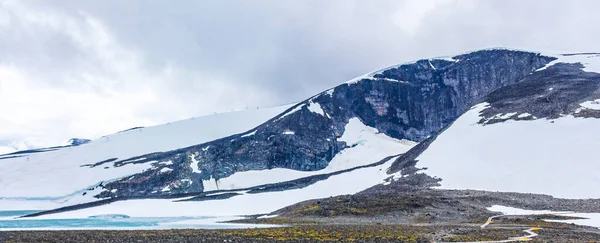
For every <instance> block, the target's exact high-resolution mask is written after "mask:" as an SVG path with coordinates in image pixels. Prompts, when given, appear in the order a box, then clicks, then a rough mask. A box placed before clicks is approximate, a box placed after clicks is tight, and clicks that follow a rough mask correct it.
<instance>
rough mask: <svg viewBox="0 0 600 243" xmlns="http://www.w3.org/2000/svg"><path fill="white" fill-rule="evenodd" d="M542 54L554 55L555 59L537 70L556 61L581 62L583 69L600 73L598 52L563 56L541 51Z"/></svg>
mask: <svg viewBox="0 0 600 243" xmlns="http://www.w3.org/2000/svg"><path fill="white" fill-rule="evenodd" d="M543 55H545V56H551V57H555V58H557V59H556V60H554V61H552V62H550V63H548V64H546V66H544V67H542V68H540V69H538V70H537V71H541V70H544V69H546V68H548V67H550V66H553V65H554V64H557V63H581V65H583V66H584V68H583V71H586V72H594V73H600V54H576V55H566V56H565V55H563V54H550V53H548V54H547V53H543Z"/></svg>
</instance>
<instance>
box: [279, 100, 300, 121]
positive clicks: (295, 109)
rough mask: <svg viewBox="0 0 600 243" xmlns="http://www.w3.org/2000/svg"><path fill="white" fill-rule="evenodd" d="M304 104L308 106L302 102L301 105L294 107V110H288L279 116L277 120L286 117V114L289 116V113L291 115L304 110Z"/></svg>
mask: <svg viewBox="0 0 600 243" xmlns="http://www.w3.org/2000/svg"><path fill="white" fill-rule="evenodd" d="M304 106H306V105H305V104H302V105H299V106H296V107H294V109H292V110H290V111H288V112H286V113H285V114H283V115H282V116H280V117H279V118H277V121H279V120H281V119H283V118H284V117H286V116H289V115H291V114H294V113H295V112H297V111H299V110H302V107H304Z"/></svg>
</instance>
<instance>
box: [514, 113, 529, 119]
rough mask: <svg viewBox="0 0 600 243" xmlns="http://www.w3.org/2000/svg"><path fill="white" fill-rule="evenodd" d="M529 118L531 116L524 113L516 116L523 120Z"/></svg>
mask: <svg viewBox="0 0 600 243" xmlns="http://www.w3.org/2000/svg"><path fill="white" fill-rule="evenodd" d="M530 116H531V114H529V113H527V112H525V113H521V114H519V115H518V116H517V118H525V117H530Z"/></svg>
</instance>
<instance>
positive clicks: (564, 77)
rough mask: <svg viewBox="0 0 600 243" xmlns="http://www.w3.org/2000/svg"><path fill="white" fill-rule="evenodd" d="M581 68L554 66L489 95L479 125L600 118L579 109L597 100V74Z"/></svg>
mask: <svg viewBox="0 0 600 243" xmlns="http://www.w3.org/2000/svg"><path fill="white" fill-rule="evenodd" d="M582 67H583V66H582V65H581V64H564V63H558V64H556V65H553V66H551V67H549V68H547V69H545V70H542V71H539V72H536V73H534V74H532V75H529V76H527V77H526V78H525V79H524V80H523V81H522V82H519V83H518V84H515V85H511V86H508V87H505V88H502V89H499V90H496V91H494V92H492V93H491V94H490V95H489V96H488V97H487V98H486V99H485V102H487V103H489V106H488V108H486V109H485V110H483V111H482V112H481V116H482V117H483V119H482V120H481V121H480V122H479V123H482V124H494V123H498V122H503V121H506V120H509V119H511V120H532V119H540V118H547V119H555V118H559V117H561V116H565V115H573V116H575V117H596V118H600V111H599V110H591V109H582V108H581V106H580V105H579V104H581V103H583V102H585V101H590V100H594V99H599V98H600V94H599V93H598V90H600V74H598V73H589V72H584V71H583V70H582V69H581V68H582ZM506 114H512V115H506ZM527 114H529V115H527ZM502 115H504V116H502ZM520 115H521V116H520Z"/></svg>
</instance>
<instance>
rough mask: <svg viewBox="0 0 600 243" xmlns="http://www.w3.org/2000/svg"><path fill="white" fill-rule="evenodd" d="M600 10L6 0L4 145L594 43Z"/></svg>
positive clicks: (0, 95)
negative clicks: (365, 78)
mask: <svg viewBox="0 0 600 243" xmlns="http://www.w3.org/2000/svg"><path fill="white" fill-rule="evenodd" d="M599 7H600V1H594V0H590V1H566V0H565V1H550V0H540V1H522V0H513V1H507V0H496V1H493V0H489V1H472V0H435V1H434V0H432V1H425V0H407V1H400V0H389V1H385V0H374V1H363V0H337V1H334V0H328V1H321V0H289V1H276V0H261V1H256V0H248V1H245V0H235V1H229V0H219V1H197V0H180V1H165V0H160V1H159V0H128V1H123V0H103V1H80V0H52V1H47V0H38V1H34V0H31V1H30V0H0V114H2V115H1V116H0V147H2V146H4V148H5V149H6V148H7V147H11V146H13V147H15V146H16V147H19V146H20V147H24V145H27V146H30V147H40V146H49V145H55V144H61V143H64V142H66V140H68V139H69V138H71V137H84V138H97V137H99V136H102V135H105V134H110V133H114V132H117V131H120V130H123V129H127V128H130V127H134V126H147V125H153V124H160V123H165V122H168V121H173V120H179V119H185V118H189V117H192V116H199V115H206V114H211V113H214V112H221V111H229V110H232V109H244V108H245V107H247V106H249V107H256V106H260V107H268V106H275V105H280V104H285V103H290V102H294V101H300V100H302V99H304V98H306V97H308V96H311V95H313V94H315V93H318V92H320V91H322V90H325V89H327V88H329V87H332V86H335V85H337V84H339V83H342V82H343V81H345V80H348V79H351V78H353V77H355V76H359V75H361V74H364V73H367V72H369V71H373V70H376V69H380V68H383V67H385V66H389V65H392V64H396V63H400V62H405V61H410V60H414V59H418V58H425V57H435V56H443V55H450V54H457V53H461V52H464V51H468V50H474V49H481V48H487V47H498V46H503V47H511V48H519V49H533V50H557V51H571V52H574V51H600V50H598V49H600V45H599V44H598V39H600V28H598V27H597V26H596V25H597V23H600V15H598V14H597V10H598V9H600V8H599ZM1 152H2V151H0V153H1Z"/></svg>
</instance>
